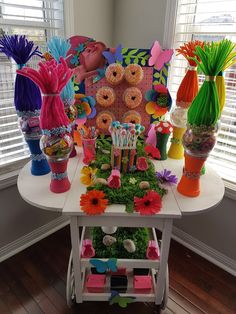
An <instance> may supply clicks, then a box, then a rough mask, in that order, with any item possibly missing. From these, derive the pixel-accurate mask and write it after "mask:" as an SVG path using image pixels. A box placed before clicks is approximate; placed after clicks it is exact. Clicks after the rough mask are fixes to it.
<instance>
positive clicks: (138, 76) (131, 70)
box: [125, 63, 143, 85]
mask: <svg viewBox="0 0 236 314" xmlns="http://www.w3.org/2000/svg"><path fill="white" fill-rule="evenodd" d="M125 79H126V81H127V82H128V83H129V84H131V85H137V84H139V83H140V82H141V81H142V79H143V69H142V67H141V66H140V65H139V64H135V63H133V64H129V65H128V66H127V67H126V68H125Z"/></svg>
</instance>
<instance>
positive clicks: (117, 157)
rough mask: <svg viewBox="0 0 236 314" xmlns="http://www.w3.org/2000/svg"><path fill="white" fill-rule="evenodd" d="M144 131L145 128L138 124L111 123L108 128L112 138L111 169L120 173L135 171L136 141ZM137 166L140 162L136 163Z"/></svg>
mask: <svg viewBox="0 0 236 314" xmlns="http://www.w3.org/2000/svg"><path fill="white" fill-rule="evenodd" d="M144 130H145V128H144V127H143V126H142V125H140V124H133V123H123V124H120V122H119V121H114V122H112V124H111V126H110V128H109V131H110V133H111V137H112V150H111V166H112V169H116V170H119V171H121V172H122V173H127V172H130V171H134V169H136V155H137V152H136V145H137V139H138V136H139V135H140V134H141V133H142V132H144ZM137 162H138V160H137ZM139 164H140V162H138V163H137V165H138V166H139ZM140 167H141V166H140ZM145 170H146V169H145Z"/></svg>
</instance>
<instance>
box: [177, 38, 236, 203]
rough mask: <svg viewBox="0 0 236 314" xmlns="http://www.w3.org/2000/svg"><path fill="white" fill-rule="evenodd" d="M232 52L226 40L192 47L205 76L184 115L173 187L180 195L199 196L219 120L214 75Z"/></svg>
mask: <svg viewBox="0 0 236 314" xmlns="http://www.w3.org/2000/svg"><path fill="white" fill-rule="evenodd" d="M234 48H235V44H233V43H232V42H231V41H230V40H227V39H224V40H222V41H221V42H219V43H215V42H212V43H205V44H204V46H203V47H200V46H198V47H196V52H195V54H196V56H197V57H199V59H200V61H201V63H200V62H199V61H198V59H197V57H195V58H194V60H195V61H196V63H197V64H198V65H199V68H200V69H201V71H202V72H203V73H204V74H205V81H204V83H203V85H202V86H201V88H200V90H199V93H198V94H197V96H196V98H195V99H194V101H193V103H192V105H191V107H190V109H189V111H188V128H187V131H186V132H185V134H184V136H183V146H184V150H185V165H184V169H183V175H182V178H181V180H180V182H179V184H178V186H177V190H178V191H179V193H181V194H183V195H186V196H190V197H196V196H198V195H199V194H200V172H201V169H202V166H203V164H204V162H205V160H206V159H207V157H208V155H209V153H210V151H211V150H212V149H213V147H214V145H215V142H216V137H215V132H216V130H217V121H218V119H219V116H220V105H219V97H218V93H217V87H216V82H215V80H216V75H217V74H218V73H219V72H220V71H222V67H223V66H224V64H225V62H226V60H227V61H228V62H230V60H231V59H232V58H233V56H232V51H233V49H234Z"/></svg>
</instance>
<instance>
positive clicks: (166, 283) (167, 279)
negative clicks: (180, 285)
mask: <svg viewBox="0 0 236 314" xmlns="http://www.w3.org/2000/svg"><path fill="white" fill-rule="evenodd" d="M168 297H169V268H168V265H167V266H166V282H165V289H164V295H163V299H162V302H161V306H160V308H161V309H162V310H165V308H166V305H167V302H168Z"/></svg>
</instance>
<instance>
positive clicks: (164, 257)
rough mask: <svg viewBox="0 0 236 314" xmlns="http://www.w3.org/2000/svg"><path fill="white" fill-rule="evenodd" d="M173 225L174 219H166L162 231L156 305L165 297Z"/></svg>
mask: <svg viewBox="0 0 236 314" xmlns="http://www.w3.org/2000/svg"><path fill="white" fill-rule="evenodd" d="M172 224H173V220H172V219H165V221H164V227H163V231H162V241H161V256H160V266H159V271H158V274H157V283H156V298H155V303H156V304H161V302H162V299H163V295H164V288H165V277H166V267H167V262H168V256H169V249H170V239H171V230H172Z"/></svg>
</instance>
